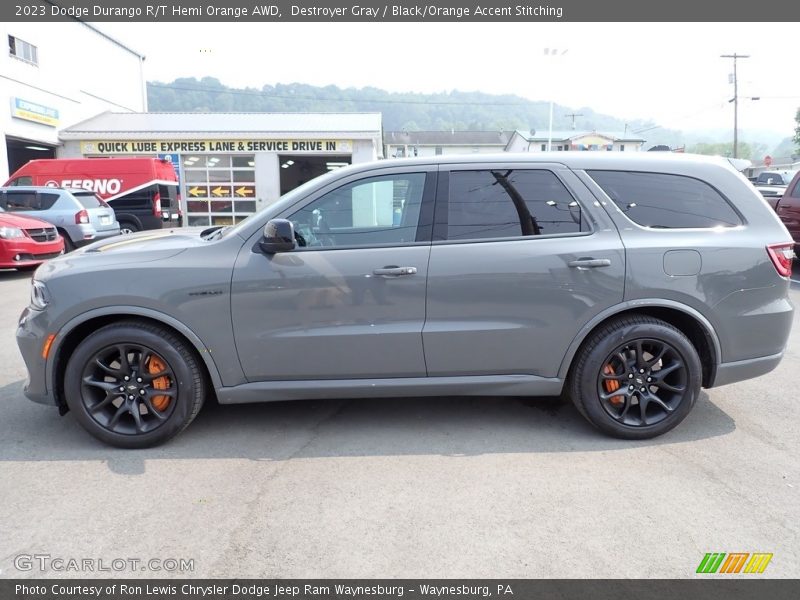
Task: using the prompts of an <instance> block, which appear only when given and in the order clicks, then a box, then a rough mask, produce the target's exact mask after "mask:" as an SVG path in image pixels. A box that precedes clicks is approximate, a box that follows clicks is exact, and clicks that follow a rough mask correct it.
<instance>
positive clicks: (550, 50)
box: [544, 48, 569, 152]
mask: <svg viewBox="0 0 800 600" xmlns="http://www.w3.org/2000/svg"><path fill="white" fill-rule="evenodd" d="M567 52H569V50H568V49H566V48H565V49H563V50H559V49H557V48H545V49H544V55H545V56H552V57H556V56H564V55H565V54H566V53H567ZM554 70H555V69H554V65H553V62H552V61H551V66H550V80H551V81H552V80H553V79H555V78H554V77H553V72H554ZM552 149H553V92H552V90H551V91H550V124H549V126H548V128H547V151H548V152H550V151H551V150H552Z"/></svg>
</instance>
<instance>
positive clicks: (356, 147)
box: [58, 112, 383, 226]
mask: <svg viewBox="0 0 800 600" xmlns="http://www.w3.org/2000/svg"><path fill="white" fill-rule="evenodd" d="M381 128H382V123H381V114H380V113H117V112H105V113H103V114H100V115H98V116H96V117H93V118H90V119H88V120H86V121H83V122H81V123H78V124H76V125H73V126H71V127H68V128H66V129H63V130H61V132H60V133H59V139H60V141H61V143H62V144H63V146H62V147H61V148H59V151H58V156H59V158H67V157H73V158H80V157H113V156H148V157H161V158H168V159H169V160H171V161H172V163H173V165H174V166H175V168H176V171H177V173H178V175H179V179H180V182H181V200H182V203H183V208H184V214H185V215H186V217H187V218H185V219H184V223H186V224H188V225H190V226H193V225H228V224H232V223H235V222H237V221H239V220H241V219H242V218H244V217H246V216H247V215H249V214H252V213H253V212H254V211H256V210H258V209H259V208H261V207H262V206H265V205H267V204H271V203H272V202H275V201H276V200H277V199H278V198H279V197H280V196H281V195H282V194H283V193H285V192H287V191H289V190H291V189H293V188H295V187H297V186H298V185H300V184H302V183H305V182H306V181H308V180H309V179H312V178H314V177H317V176H318V175H321V174H323V173H326V172H327V171H329V170H333V169H336V168H338V167H341V166H344V165H347V164H351V163H362V162H368V161H372V160H376V159H378V158H382V155H383V150H382V135H381Z"/></svg>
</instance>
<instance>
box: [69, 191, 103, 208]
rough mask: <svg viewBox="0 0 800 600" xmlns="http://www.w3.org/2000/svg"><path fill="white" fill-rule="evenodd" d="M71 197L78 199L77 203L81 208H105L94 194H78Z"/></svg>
mask: <svg viewBox="0 0 800 600" xmlns="http://www.w3.org/2000/svg"><path fill="white" fill-rule="evenodd" d="M72 195H73V196H75V198H77V199H78V202H80V203H81V206H83V208H97V207H99V206H105V203H104V202H103V201H102V200H100V198H98V197H97V196H96V195H95V194H94V193H91V192H89V193H86V194H81V193H80V192H77V193H73V194H72Z"/></svg>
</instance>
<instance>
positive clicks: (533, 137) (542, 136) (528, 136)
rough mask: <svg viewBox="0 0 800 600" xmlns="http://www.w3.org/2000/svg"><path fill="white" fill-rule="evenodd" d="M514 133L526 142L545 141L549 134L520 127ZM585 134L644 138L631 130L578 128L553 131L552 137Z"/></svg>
mask: <svg viewBox="0 0 800 600" xmlns="http://www.w3.org/2000/svg"><path fill="white" fill-rule="evenodd" d="M515 133H516V134H517V135H519V136H520V137H522V138H523V139H524V140H525V141H528V142H546V141H547V139H548V135H549V132H548V131H547V130H546V129H544V130H542V131H535V132H533V133H531V132H530V131H522V130H520V129H517V131H516V132H515ZM587 135H599V136H602V137H607V138H611V139H613V140H617V141H625V142H644V141H645V139H644V138H642V137H639V136H637V135H636V134H634V133H633V132H631V133H628V132H624V131H580V130H578V131H576V130H574V129H570V130H567V131H553V133H552V139H554V140H572V139H575V138H579V137H585V136H587Z"/></svg>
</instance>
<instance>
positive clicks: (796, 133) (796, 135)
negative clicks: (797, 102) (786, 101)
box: [794, 108, 800, 152]
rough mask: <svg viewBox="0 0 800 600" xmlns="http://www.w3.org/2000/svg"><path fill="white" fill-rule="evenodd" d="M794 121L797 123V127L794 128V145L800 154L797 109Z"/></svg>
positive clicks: (799, 128)
mask: <svg viewBox="0 0 800 600" xmlns="http://www.w3.org/2000/svg"><path fill="white" fill-rule="evenodd" d="M794 120H795V123H797V127H795V128H794V143H795V144H797V150H798V152H800V108H798V109H797V114H796V115H795V116H794Z"/></svg>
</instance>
